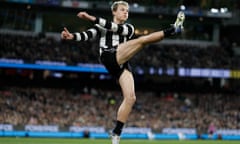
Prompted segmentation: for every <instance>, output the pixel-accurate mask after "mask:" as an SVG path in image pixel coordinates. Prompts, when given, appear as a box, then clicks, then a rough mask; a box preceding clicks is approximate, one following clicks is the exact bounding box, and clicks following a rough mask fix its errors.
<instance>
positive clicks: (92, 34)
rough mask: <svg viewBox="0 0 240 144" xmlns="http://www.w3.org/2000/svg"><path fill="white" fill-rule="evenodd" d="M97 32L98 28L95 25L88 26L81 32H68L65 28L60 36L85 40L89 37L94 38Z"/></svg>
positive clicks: (67, 38) (65, 38)
mask: <svg viewBox="0 0 240 144" xmlns="http://www.w3.org/2000/svg"><path fill="white" fill-rule="evenodd" d="M98 33H99V30H98V28H97V27H96V26H94V27H93V28H90V29H88V30H86V31H83V32H75V33H70V32H69V31H68V29H67V28H64V30H63V31H62V33H61V38H62V39H64V40H76V41H87V40H89V39H92V38H95V37H96V36H97V35H98Z"/></svg>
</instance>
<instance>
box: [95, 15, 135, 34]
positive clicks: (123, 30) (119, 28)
mask: <svg viewBox="0 0 240 144" xmlns="http://www.w3.org/2000/svg"><path fill="white" fill-rule="evenodd" d="M95 23H96V24H99V25H100V26H102V27H104V28H106V29H107V30H111V31H113V32H116V33H118V34H119V35H123V36H127V37H128V38H131V37H132V36H133V34H134V26H133V25H132V24H129V23H125V24H116V23H113V22H110V21H107V20H106V19H104V18H96V21H95Z"/></svg>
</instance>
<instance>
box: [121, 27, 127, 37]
mask: <svg viewBox="0 0 240 144" xmlns="http://www.w3.org/2000/svg"><path fill="white" fill-rule="evenodd" d="M127 34H128V27H127V26H126V25H123V32H122V35H124V36H125V35H127Z"/></svg>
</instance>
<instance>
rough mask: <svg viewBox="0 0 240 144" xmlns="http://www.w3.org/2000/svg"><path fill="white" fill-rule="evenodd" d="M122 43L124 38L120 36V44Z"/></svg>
mask: <svg viewBox="0 0 240 144" xmlns="http://www.w3.org/2000/svg"><path fill="white" fill-rule="evenodd" d="M122 42H124V36H121V35H120V36H119V43H122Z"/></svg>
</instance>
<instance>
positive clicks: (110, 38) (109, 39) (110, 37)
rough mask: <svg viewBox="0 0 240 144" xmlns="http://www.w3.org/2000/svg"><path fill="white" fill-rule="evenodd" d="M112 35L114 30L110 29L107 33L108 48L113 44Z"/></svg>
mask: <svg viewBox="0 0 240 144" xmlns="http://www.w3.org/2000/svg"><path fill="white" fill-rule="evenodd" d="M112 37H113V32H111V31H108V32H107V34H106V46H108V48H111V47H112V46H113V43H112Z"/></svg>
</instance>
